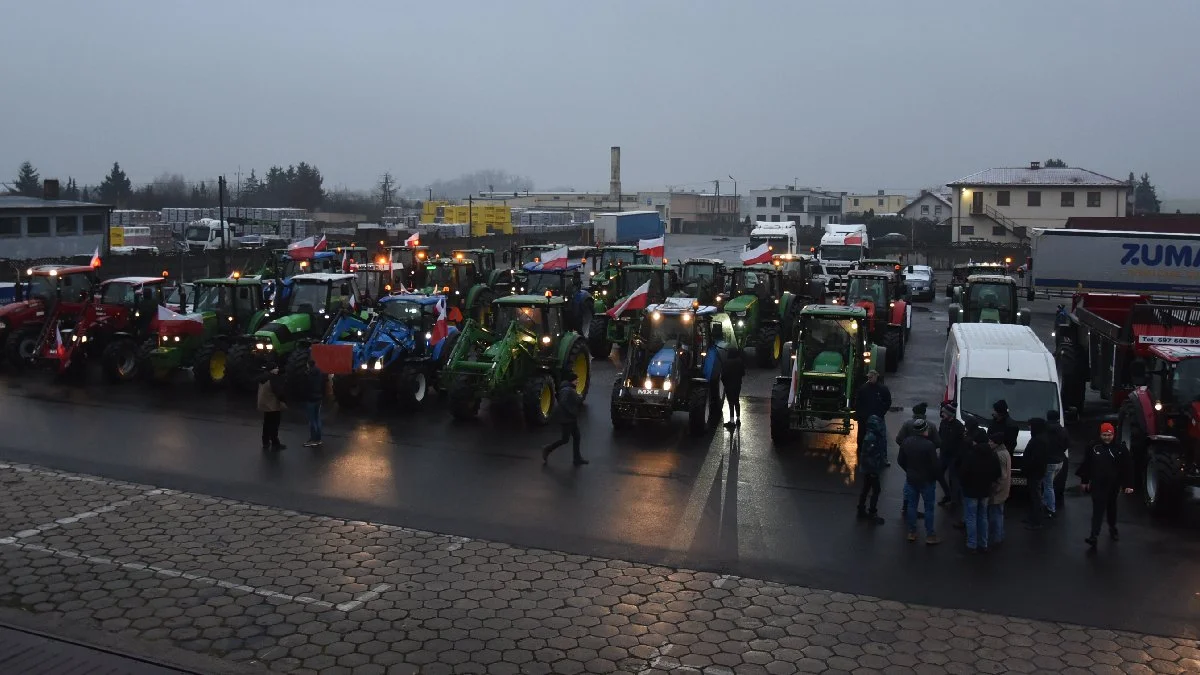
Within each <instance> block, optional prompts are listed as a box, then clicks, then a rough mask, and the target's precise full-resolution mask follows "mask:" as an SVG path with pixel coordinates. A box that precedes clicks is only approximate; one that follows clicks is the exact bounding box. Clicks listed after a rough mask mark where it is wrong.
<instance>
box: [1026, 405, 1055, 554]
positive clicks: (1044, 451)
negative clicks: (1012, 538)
mask: <svg viewBox="0 0 1200 675" xmlns="http://www.w3.org/2000/svg"><path fill="white" fill-rule="evenodd" d="M1051 441H1052V439H1051V438H1050V434H1049V432H1047V431H1046V420H1044V419H1042V418H1040V417H1034V418H1032V419H1030V420H1029V442H1028V443H1026V444H1025V456H1024V457H1023V458H1022V462H1021V471H1022V472H1023V473H1024V474H1025V477H1026V480H1027V481H1028V484H1027V488H1028V492H1029V516H1028V517H1027V518H1026V519H1025V520H1024V521H1023V522H1024V523H1025V527H1026V528H1028V529H1031V530H1037V529H1041V527H1042V515H1043V513H1044V511H1045V508H1046V507H1045V505H1044V504H1042V495H1043V494H1044V488H1043V485H1042V483H1043V481H1045V480H1046V466H1047V465H1048V464H1049V463H1050V462H1049V460H1050V452H1051V449H1050V443H1051Z"/></svg>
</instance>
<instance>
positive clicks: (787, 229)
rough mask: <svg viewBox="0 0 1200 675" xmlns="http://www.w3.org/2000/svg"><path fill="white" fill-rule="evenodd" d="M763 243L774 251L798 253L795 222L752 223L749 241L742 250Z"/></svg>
mask: <svg viewBox="0 0 1200 675" xmlns="http://www.w3.org/2000/svg"><path fill="white" fill-rule="evenodd" d="M763 244H767V245H768V246H770V247H771V250H772V251H775V252H776V253H799V249H798V248H797V247H798V246H799V244H798V243H797V240H796V222H795V221H793V220H787V221H783V222H764V221H758V222H756V223H754V228H753V229H751V230H750V241H749V242H747V243H746V246H745V249H744V250H746V251H753V250H754V249H756V248H758V247H759V246H762V245H763Z"/></svg>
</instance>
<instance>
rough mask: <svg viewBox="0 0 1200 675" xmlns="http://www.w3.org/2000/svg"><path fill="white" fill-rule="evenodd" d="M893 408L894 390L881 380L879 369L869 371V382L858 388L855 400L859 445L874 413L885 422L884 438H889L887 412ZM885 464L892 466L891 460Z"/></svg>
mask: <svg viewBox="0 0 1200 675" xmlns="http://www.w3.org/2000/svg"><path fill="white" fill-rule="evenodd" d="M891 408H892V392H891V391H890V390H889V389H888V388H887V386H886V385H884V384H883V383H882V382H880V381H879V371H877V370H874V369H872V370H870V371H868V372H867V383H866V384H864V385H863V386H862V387H861V388H860V389H859V390H858V398H857V400H856V401H855V413H856V416H857V418H858V443H859V445H862V442H863V437H864V436H866V434H867V420H869V419H871V416H872V415H874V416H876V417H878V418H879V420H880V421H881V422H883V433H884V438H885V439H886V438H887V414H888V410H891ZM884 442H885V443H886V442H887V441H886V440H885V441H884ZM884 466H891V462H885V463H884Z"/></svg>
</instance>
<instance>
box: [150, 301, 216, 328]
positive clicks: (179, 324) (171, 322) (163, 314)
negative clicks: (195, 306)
mask: <svg viewBox="0 0 1200 675" xmlns="http://www.w3.org/2000/svg"><path fill="white" fill-rule="evenodd" d="M150 327H151V328H152V329H153V330H155V331H157V332H159V333H161V334H169V335H202V334H203V333H204V315H202V314H180V313H179V312H176V311H174V310H172V309H171V308H170V307H167V306H165V305H159V306H158V314H157V315H156V316H155V317H154V321H152V322H151V326H150Z"/></svg>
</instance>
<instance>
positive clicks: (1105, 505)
mask: <svg viewBox="0 0 1200 675" xmlns="http://www.w3.org/2000/svg"><path fill="white" fill-rule="evenodd" d="M1115 436H1116V430H1115V429H1114V428H1113V425H1112V424H1109V423H1108V422H1105V423H1104V424H1101V425H1100V442H1098V443H1096V444H1094V445H1092V447H1091V448H1089V449H1088V451H1087V454H1086V455H1084V456H1083V464H1082V465H1080V467H1079V471H1077V472H1076V475H1078V476H1079V481H1080V483H1081V484H1082V487H1083V491H1084V492H1091V493H1092V530H1091V534H1089V535H1088V538H1087V539H1086V540H1085V541H1086V542H1087V544H1088V546H1090V547H1092V548H1095V547H1096V538H1097V537H1099V536H1100V523H1101V521H1103V520H1104V519H1105V516H1107V517H1108V534H1109V536H1110V537H1112V540H1113V541H1118V540H1119V536H1118V534H1117V495H1118V494H1120V492H1121V491H1122V489H1124V492H1125V494H1127V495H1131V494H1133V487H1131V486H1132V485H1133V458H1132V457H1131V456H1130V454H1129V448H1127V447H1125V444H1124V443H1122V442H1120V441H1118V440H1116V438H1115Z"/></svg>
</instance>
